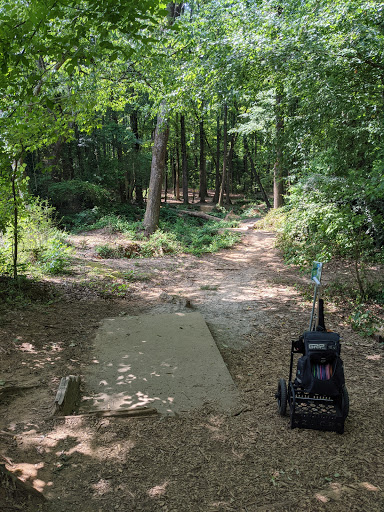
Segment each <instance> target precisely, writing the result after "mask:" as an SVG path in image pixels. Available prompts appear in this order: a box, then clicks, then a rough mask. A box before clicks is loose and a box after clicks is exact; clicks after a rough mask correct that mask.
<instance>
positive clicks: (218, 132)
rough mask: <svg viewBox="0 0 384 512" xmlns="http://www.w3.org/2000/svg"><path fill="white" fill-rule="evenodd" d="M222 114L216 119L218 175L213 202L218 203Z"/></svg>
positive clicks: (216, 176)
mask: <svg viewBox="0 0 384 512" xmlns="http://www.w3.org/2000/svg"><path fill="white" fill-rule="evenodd" d="M220 139H221V130H220V115H219V114H218V115H217V120H216V175H215V195H214V197H213V203H215V204H216V203H218V201H219V195H220Z"/></svg>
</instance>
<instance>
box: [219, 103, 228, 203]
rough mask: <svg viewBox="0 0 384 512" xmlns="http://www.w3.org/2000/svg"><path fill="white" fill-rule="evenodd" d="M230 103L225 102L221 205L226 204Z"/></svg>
mask: <svg viewBox="0 0 384 512" xmlns="http://www.w3.org/2000/svg"><path fill="white" fill-rule="evenodd" d="M227 119H228V105H227V104H226V103H225V104H224V141H223V174H222V176H221V187H220V194H219V206H223V204H224V192H225V186H226V183H227V139H228V126H227V124H228V123H227Z"/></svg>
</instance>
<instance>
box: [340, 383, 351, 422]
mask: <svg viewBox="0 0 384 512" xmlns="http://www.w3.org/2000/svg"><path fill="white" fill-rule="evenodd" d="M341 393H342V394H341V412H342V414H343V418H344V419H345V418H346V417H347V416H348V414H349V395H348V390H347V388H346V387H345V386H343V388H342V391H341Z"/></svg>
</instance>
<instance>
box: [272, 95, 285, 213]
mask: <svg viewBox="0 0 384 512" xmlns="http://www.w3.org/2000/svg"><path fill="white" fill-rule="evenodd" d="M282 102H283V91H282V89H281V87H279V88H278V90H277V92H276V105H275V108H276V159H275V165H274V166H273V207H274V208H280V206H283V203H284V182H283V144H282V135H283V130H284V117H283V105H282Z"/></svg>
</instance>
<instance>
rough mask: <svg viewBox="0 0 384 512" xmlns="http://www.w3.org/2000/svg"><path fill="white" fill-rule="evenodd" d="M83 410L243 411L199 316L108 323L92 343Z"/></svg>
mask: <svg viewBox="0 0 384 512" xmlns="http://www.w3.org/2000/svg"><path fill="white" fill-rule="evenodd" d="M85 394H86V395H87V396H86V397H84V400H83V402H82V403H81V406H80V407H81V410H82V411H84V412H86V411H87V410H96V409H97V410H110V409H112V410H119V409H129V408H136V407H140V406H149V407H154V408H155V409H157V411H158V412H159V413H161V414H166V415H169V414H175V413H178V414H180V413H182V412H184V411H189V410H192V409H197V408H199V407H201V406H203V405H204V404H206V403H212V404H213V405H214V407H215V408H216V409H218V410H221V411H239V410H240V409H241V404H240V397H239V393H238V391H237V389H236V386H235V384H234V382H233V380H232V378H231V376H230V374H229V372H228V369H227V367H226V365H225V363H224V361H223V359H222V357H221V354H220V352H219V350H218V348H217V346H216V343H215V341H214V340H213V338H212V336H211V333H210V331H209V329H208V327H207V325H206V323H205V321H204V318H203V317H202V315H200V314H199V313H173V314H162V315H142V316H132V317H129V316H125V317H118V318H109V319H106V320H104V322H103V325H102V326H101V327H100V329H99V331H98V333H97V335H96V339H95V351H94V360H93V365H92V366H91V367H90V368H89V371H88V373H87V374H86V375H85Z"/></svg>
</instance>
